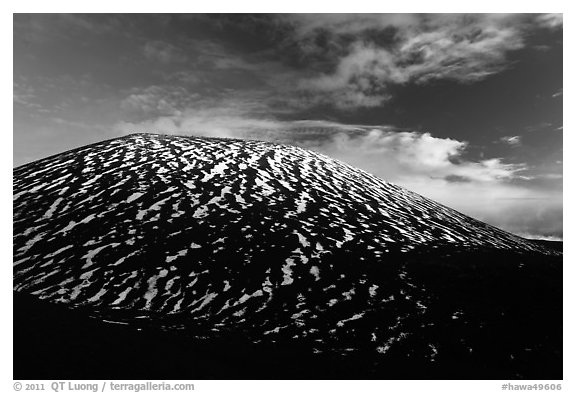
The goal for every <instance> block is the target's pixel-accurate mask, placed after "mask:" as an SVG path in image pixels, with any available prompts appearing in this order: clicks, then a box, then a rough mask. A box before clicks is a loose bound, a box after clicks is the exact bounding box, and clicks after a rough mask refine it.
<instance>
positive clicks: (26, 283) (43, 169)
mask: <svg viewBox="0 0 576 393" xmlns="http://www.w3.org/2000/svg"><path fill="white" fill-rule="evenodd" d="M13 209H14V238H13V247H14V279H13V283H14V299H15V300H14V302H15V304H14V307H15V311H14V317H15V344H14V345H15V347H14V348H15V349H14V351H15V353H14V356H15V375H14V376H15V378H16V377H18V378H27V377H28V378H37V377H45V378H52V379H53V378H91V379H98V378H123V379H130V378H141V377H146V378H149V379H150V378H163V379H166V378H171V377H174V378H178V379H192V378H252V379H254V378H258V379H260V378H377V379H387V378H443V379H446V378H473V379H480V378H501V379H504V378H506V379H510V378H530V379H540V378H561V376H562V370H561V368H562V265H561V253H559V252H558V251H555V250H552V249H548V248H546V247H544V246H542V245H539V244H536V243H534V242H531V241H529V240H526V239H523V238H520V237H517V236H515V235H512V234H510V233H507V232H504V231H502V230H499V229H497V228H494V227H492V226H489V225H487V224H484V223H482V222H479V221H477V220H475V219H472V218H470V217H468V216H466V215H463V214H461V213H458V212H456V211H454V210H452V209H450V208H448V207H445V206H443V205H441V204H439V203H436V202H434V201H431V200H429V199H427V198H424V197H422V196H420V195H418V194H415V193H413V192H410V191H408V190H406V189H404V188H402V187H399V186H396V185H393V184H390V183H387V182H385V181H383V180H381V179H379V178H377V177H375V176H372V175H370V174H368V173H366V172H364V171H361V170H359V169H356V168H353V167H351V166H349V165H346V164H344V163H342V162H339V161H336V160H334V159H331V158H329V157H327V156H324V155H321V154H318V153H315V152H312V151H308V150H305V149H302V148H298V147H294V146H289V145H276V144H271V143H266V142H260V141H245V140H231V139H217V138H196V137H183V136H163V135H154V134H134V135H130V136H127V137H123V138H117V139H113V140H108V141H104V142H101V143H97V144H94V145H90V146H85V147H82V148H79V149H75V150H71V151H68V152H65V153H62V154H59V155H56V156H52V157H49V158H46V159H43V160H40V161H37V162H34V163H31V164H27V165H24V166H21V167H18V168H16V169H15V170H14V202H13ZM43 353H45V354H44V355H43ZM32 354H33V355H32ZM50 364H52V365H53V366H52V367H51V366H50ZM47 365H48V366H47ZM39 367H42V370H44V371H40V370H39ZM46 367H48V368H46Z"/></svg>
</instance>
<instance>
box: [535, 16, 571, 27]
mask: <svg viewBox="0 0 576 393" xmlns="http://www.w3.org/2000/svg"><path fill="white" fill-rule="evenodd" d="M536 22H537V23H538V24H540V26H542V27H547V28H549V29H556V28H559V27H562V26H563V25H564V16H563V14H542V15H539V16H538V17H537V18H536Z"/></svg>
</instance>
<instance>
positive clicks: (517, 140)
mask: <svg viewBox="0 0 576 393" xmlns="http://www.w3.org/2000/svg"><path fill="white" fill-rule="evenodd" d="M499 141H500V142H502V143H505V144H507V145H510V146H512V147H516V146H520V145H521V144H522V137H521V136H520V135H514V136H503V137H502V138H500V139H499Z"/></svg>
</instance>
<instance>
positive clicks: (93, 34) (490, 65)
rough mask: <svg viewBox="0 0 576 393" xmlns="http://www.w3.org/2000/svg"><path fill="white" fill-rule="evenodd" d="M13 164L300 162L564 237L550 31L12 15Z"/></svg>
mask: <svg viewBox="0 0 576 393" xmlns="http://www.w3.org/2000/svg"><path fill="white" fill-rule="evenodd" d="M13 30H14V38H13V70H14V71H13V73H14V74H13V86H14V87H13V88H14V91H13V108H14V109H13V124H14V130H13V143H14V145H13V159H14V165H15V166H18V165H22V164H25V163H28V162H32V161H34V160H37V159H41V158H43V157H47V156H49V155H52V154H57V153H60V152H63V151H66V150H68V149H71V148H74V147H78V146H82V145H85V144H88V143H93V142H97V141H102V140H105V139H109V138H113V137H117V136H122V135H127V134H130V133H134V132H155V133H168V134H184V135H197V136H218V137H233V138H245V139H261V140H267V141H272V142H279V143H288V144H294V145H298V146H302V147H305V148H309V149H313V150H316V151H319V152H322V153H324V154H327V155H329V156H331V157H334V158H336V159H339V160H342V161H345V162H347V163H350V164H352V165H354V166H356V167H359V168H361V169H363V170H365V171H368V172H370V173H373V174H375V175H376V176H379V177H381V178H382V179H384V180H387V181H390V182H393V183H396V184H399V185H401V186H404V187H406V188H408V189H410V190H412V191H415V192H418V193H419V194H422V195H424V196H426V197H429V198H431V199H434V200H437V201H439V202H441V203H443V204H445V205H447V206H450V207H452V208H455V209H457V210H459V211H461V212H463V213H466V214H469V215H471V216H473V217H475V218H478V219H480V220H482V221H485V222H487V223H490V224H492V225H495V226H497V227H500V228H503V229H505V230H508V231H511V232H513V233H516V234H520V235H522V236H527V237H533V238H548V239H558V238H562V236H563V229H562V182H563V171H562V167H563V148H562V146H563V143H562V141H563V120H562V116H563V113H562V102H563V81H562V74H563V69H562V60H563V42H562V40H563V20H562V16H561V15H558V14H272V15H266V14H242V15H231V14H209V15H202V14H175V15H170V14H134V15H130V14H113V15H106V14H89V15H80V14H64V15H58V14H38V15H34V14H15V15H14V18H13Z"/></svg>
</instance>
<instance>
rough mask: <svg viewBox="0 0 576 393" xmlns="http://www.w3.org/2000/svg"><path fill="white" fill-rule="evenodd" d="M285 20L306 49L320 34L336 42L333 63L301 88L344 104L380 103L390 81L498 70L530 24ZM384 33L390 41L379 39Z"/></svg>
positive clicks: (436, 18) (471, 78) (409, 18)
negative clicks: (291, 26)
mask: <svg viewBox="0 0 576 393" xmlns="http://www.w3.org/2000/svg"><path fill="white" fill-rule="evenodd" d="M288 18H289V19H290V20H291V22H292V24H293V25H294V26H295V39H296V40H299V41H300V47H301V48H302V50H303V51H305V52H306V51H308V52H312V51H318V47H317V45H315V44H314V42H315V41H314V39H315V37H317V36H318V35H320V34H324V36H325V35H326V34H328V38H326V39H327V40H331V42H333V45H332V46H333V47H335V48H337V49H334V50H332V51H331V52H330V54H329V55H330V56H332V59H331V60H332V63H333V67H332V69H331V70H330V71H326V72H324V73H321V74H319V75H314V76H312V77H309V78H306V79H304V80H303V81H302V82H301V83H300V84H299V87H300V89H302V90H303V91H307V92H309V95H311V96H313V97H314V99H315V100H316V101H318V102H322V103H326V102H329V103H333V104H334V105H335V106H337V107H340V108H343V109H349V108H355V107H371V106H378V105H381V104H382V103H384V102H385V101H386V100H387V99H389V86H390V85H397V84H405V83H416V84H423V83H428V82H430V81H433V80H454V81H457V82H461V83H472V82H476V81H479V80H482V79H485V78H487V77H488V76H490V75H492V74H495V73H498V72H501V71H502V70H504V69H506V68H507V66H508V63H507V55H508V53H509V52H511V51H513V50H517V49H520V48H522V47H523V46H524V45H525V43H524V34H525V26H526V25H527V23H526V18H527V17H526V16H523V15H522V14H520V15H514V14H512V15H484V14H467V15H458V14H445V15H418V14H415V15H378V14H375V15H356V14H351V15H332V14H328V15H314V16H310V15H296V16H290V17H288ZM391 32H393V33H391ZM386 34H387V35H388V36H389V37H388V39H384V40H382V39H380V40H378V39H376V38H375V37H378V35H379V36H380V37H381V36H383V35H386ZM327 56H328V55H327ZM315 94H317V96H314V95H315Z"/></svg>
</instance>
